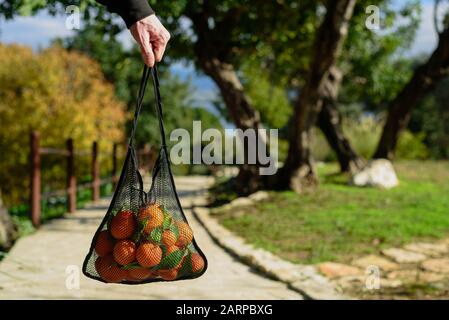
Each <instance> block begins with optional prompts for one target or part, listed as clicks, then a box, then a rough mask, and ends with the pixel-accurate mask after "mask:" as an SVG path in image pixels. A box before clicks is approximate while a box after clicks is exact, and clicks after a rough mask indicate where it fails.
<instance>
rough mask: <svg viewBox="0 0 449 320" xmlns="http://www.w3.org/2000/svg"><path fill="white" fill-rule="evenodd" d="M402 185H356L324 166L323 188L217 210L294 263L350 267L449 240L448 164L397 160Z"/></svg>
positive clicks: (226, 221) (226, 223)
mask: <svg viewBox="0 0 449 320" xmlns="http://www.w3.org/2000/svg"><path fill="white" fill-rule="evenodd" d="M395 168H396V170H397V173H398V176H399V179H400V186H398V187H396V188H394V189H391V190H380V189H372V188H358V187H352V186H349V185H347V184H346V181H347V177H345V176H342V175H336V174H335V172H338V170H337V166H336V165H334V164H332V165H331V164H326V165H324V166H322V167H320V168H319V174H320V177H321V182H322V183H321V185H320V187H319V188H318V189H316V190H315V191H311V192H308V193H306V194H303V195H297V194H295V193H293V192H278V193H275V192H273V193H271V198H270V199H269V200H267V201H263V202H260V203H257V204H256V205H254V206H251V207H246V208H241V209H233V210H232V211H228V212H223V211H221V212H220V211H218V212H216V215H217V217H218V218H219V220H220V221H221V223H222V224H223V225H224V226H226V227H227V228H229V229H231V230H232V231H234V232H236V233H237V234H239V235H240V236H242V237H244V238H245V239H246V240H247V241H248V242H250V243H252V244H254V245H255V246H257V247H261V248H264V249H267V250H269V251H271V252H273V253H275V254H277V255H279V256H281V257H284V258H286V259H288V260H291V261H293V262H297V263H317V262H321V261H327V260H332V261H340V262H347V261H349V260H350V259H352V258H354V257H356V256H360V255H362V254H366V253H372V252H377V251H378V250H379V249H381V248H384V247H390V246H397V245H401V244H403V243H407V242H410V241H413V240H417V239H422V240H424V239H426V240H427V239H433V238H441V237H444V236H449V162H442V161H439V162H431V161H426V162H412V161H407V162H397V163H395Z"/></svg>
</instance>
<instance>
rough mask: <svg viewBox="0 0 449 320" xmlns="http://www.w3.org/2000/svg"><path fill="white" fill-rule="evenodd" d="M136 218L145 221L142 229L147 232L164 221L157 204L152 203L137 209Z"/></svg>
mask: <svg viewBox="0 0 449 320" xmlns="http://www.w3.org/2000/svg"><path fill="white" fill-rule="evenodd" d="M138 220H139V222H142V221H143V222H145V223H146V224H145V228H144V231H145V232H146V233H148V234H149V233H150V232H151V230H153V229H154V228H156V227H159V226H160V225H161V224H162V223H163V222H164V213H163V212H162V210H161V208H160V207H159V205H157V204H156V203H152V204H150V205H148V206H146V207H143V208H141V209H140V210H139V215H138Z"/></svg>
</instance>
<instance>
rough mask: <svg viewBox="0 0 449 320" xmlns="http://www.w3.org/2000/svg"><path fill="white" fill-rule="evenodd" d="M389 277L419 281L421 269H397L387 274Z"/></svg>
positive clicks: (405, 280)
mask: <svg viewBox="0 0 449 320" xmlns="http://www.w3.org/2000/svg"><path fill="white" fill-rule="evenodd" d="M387 279H398V280H401V281H402V282H404V283H413V282H418V281H419V269H404V270H396V271H392V272H390V273H388V274H387Z"/></svg>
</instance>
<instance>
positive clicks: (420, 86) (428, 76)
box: [373, 28, 449, 160]
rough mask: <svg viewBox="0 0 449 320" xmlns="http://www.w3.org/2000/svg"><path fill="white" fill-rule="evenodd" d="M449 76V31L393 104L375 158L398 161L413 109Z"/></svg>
mask: <svg viewBox="0 0 449 320" xmlns="http://www.w3.org/2000/svg"><path fill="white" fill-rule="evenodd" d="M448 74H449V28H447V29H445V30H444V31H443V32H442V33H441V34H440V35H439V41H438V46H437V48H436V49H435V51H434V52H433V53H432V55H431V56H430V58H429V59H428V60H427V62H425V63H424V64H423V65H421V66H419V67H418V68H417V69H416V70H415V72H414V74H413V76H412V78H411V79H410V81H409V82H408V83H407V84H406V85H405V86H404V88H403V89H402V90H401V92H399V94H398V95H397V96H396V98H395V99H393V101H392V102H391V103H390V106H389V112H388V116H387V120H386V122H385V125H384V128H383V131H382V135H381V138H380V141H379V144H378V146H377V150H376V152H375V153H374V156H373V158H387V159H390V160H392V159H393V158H394V153H395V149H396V145H397V142H398V139H399V135H400V133H401V131H402V130H404V129H405V128H406V127H407V125H408V122H409V120H410V114H411V111H412V109H413V108H414V107H415V106H416V105H417V104H418V103H419V102H420V101H421V100H422V98H423V97H424V96H425V95H426V94H427V93H429V92H430V91H431V90H432V89H433V88H434V87H435V86H436V85H437V84H438V82H439V81H440V80H441V79H443V78H444V77H445V76H447V75H448Z"/></svg>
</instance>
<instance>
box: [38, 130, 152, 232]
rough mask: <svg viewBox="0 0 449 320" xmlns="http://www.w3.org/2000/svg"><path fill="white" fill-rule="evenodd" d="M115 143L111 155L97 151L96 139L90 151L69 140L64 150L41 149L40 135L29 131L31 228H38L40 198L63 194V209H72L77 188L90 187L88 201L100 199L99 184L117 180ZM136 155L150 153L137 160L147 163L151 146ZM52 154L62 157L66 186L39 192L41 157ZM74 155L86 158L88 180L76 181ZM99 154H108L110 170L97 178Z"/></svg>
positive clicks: (150, 154)
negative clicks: (65, 201) (89, 159)
mask: <svg viewBox="0 0 449 320" xmlns="http://www.w3.org/2000/svg"><path fill="white" fill-rule="evenodd" d="M118 147H119V144H114V145H113V148H112V154H108V153H101V152H99V150H98V142H96V141H95V142H93V143H92V149H91V150H75V148H74V141H73V139H68V140H67V141H66V149H56V148H42V147H41V146H40V134H39V132H38V131H32V132H31V133H30V170H31V171H30V178H31V183H30V209H31V210H30V215H31V221H32V223H33V225H34V226H35V227H38V226H39V225H40V222H41V202H42V200H43V199H48V198H51V197H55V196H64V195H66V196H67V211H68V212H75V210H76V202H77V199H76V198H77V190H79V189H85V188H91V190H92V200H93V201H97V200H98V199H99V198H100V187H101V186H102V185H104V184H107V183H111V182H112V183H113V185H114V187H115V185H116V183H117V181H118V176H117V165H118V163H117V152H118ZM137 153H138V157H139V158H141V159H142V158H143V157H146V156H150V158H151V159H150V160H149V161H142V162H141V163H147V164H150V163H151V162H152V161H153V159H152V158H153V157H154V152H152V149H151V147H149V146H146V147H145V148H144V149H142V150H138V152H137ZM48 154H54V155H59V156H62V157H64V158H65V159H66V163H67V168H66V189H62V190H55V191H50V192H46V193H42V189H41V183H42V182H41V156H42V155H48ZM75 156H83V157H90V158H91V164H90V170H91V175H92V180H91V181H90V182H87V183H83V184H77V178H76V175H75ZM100 156H106V157H112V170H111V174H110V176H108V177H106V178H103V179H101V178H100V161H99V157H100Z"/></svg>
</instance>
